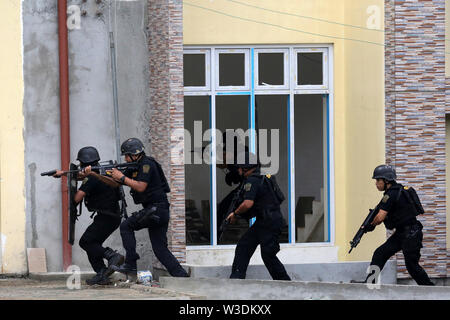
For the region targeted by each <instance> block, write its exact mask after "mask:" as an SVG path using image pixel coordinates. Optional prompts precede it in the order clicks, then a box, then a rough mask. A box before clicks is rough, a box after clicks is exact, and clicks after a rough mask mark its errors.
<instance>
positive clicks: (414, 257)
mask: <svg viewBox="0 0 450 320" xmlns="http://www.w3.org/2000/svg"><path fill="white" fill-rule="evenodd" d="M372 179H376V187H377V189H378V191H384V195H383V198H382V199H381V201H380V203H379V208H380V210H379V213H378V214H377V215H376V216H375V218H374V220H373V222H372V227H373V228H372V229H371V230H370V231H372V230H373V229H374V228H375V226H377V225H379V224H381V222H383V223H384V224H385V226H386V229H390V230H391V229H395V232H394V233H393V234H392V236H390V237H389V239H387V241H386V242H385V243H384V244H382V245H381V246H380V247H379V248H377V249H376V250H375V252H374V254H373V257H372V261H371V263H370V265H371V266H377V267H378V268H379V271H380V272H381V270H382V269H383V267H384V265H385V264H386V262H387V261H388V260H389V258H390V257H392V256H393V255H394V254H396V253H397V252H398V251H400V250H402V251H403V255H404V257H405V264H406V269H407V270H408V272H409V274H410V275H411V277H412V278H413V279H414V280H415V281H416V282H417V284H419V285H429V286H433V285H434V284H433V283H432V282H431V281H430V278H429V277H428V275H427V273H426V272H425V270H424V269H423V268H422V267H421V266H420V265H419V259H420V249H421V248H422V247H423V246H422V239H423V233H422V228H423V226H422V224H421V223H420V221H418V220H417V219H416V215H417V214H418V213H420V212H417V210H416V209H415V208H414V203H413V201H412V199H411V197H410V196H409V195H408V191H406V190H404V188H403V186H402V185H401V184H398V183H397V182H396V181H395V180H396V179H397V175H396V173H395V170H394V168H393V167H392V166H389V165H380V166H378V167H376V168H375V170H374V172H373V176H372ZM372 270H374V268H372ZM370 276H371V274H369V275H368V276H367V278H366V280H365V281H364V282H367V280H368V278H369V277H370Z"/></svg>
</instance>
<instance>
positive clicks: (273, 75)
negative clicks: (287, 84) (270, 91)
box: [258, 53, 284, 86]
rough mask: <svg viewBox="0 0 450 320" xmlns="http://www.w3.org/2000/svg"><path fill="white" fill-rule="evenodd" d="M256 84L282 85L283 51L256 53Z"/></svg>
mask: <svg viewBox="0 0 450 320" xmlns="http://www.w3.org/2000/svg"><path fill="white" fill-rule="evenodd" d="M258 85H260V86H263V85H272V86H281V85H284V53H259V54H258Z"/></svg>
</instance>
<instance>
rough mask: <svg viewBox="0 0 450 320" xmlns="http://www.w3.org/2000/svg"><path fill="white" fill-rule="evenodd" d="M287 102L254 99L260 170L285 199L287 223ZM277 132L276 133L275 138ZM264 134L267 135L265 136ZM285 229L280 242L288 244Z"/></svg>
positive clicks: (263, 97)
mask: <svg viewBox="0 0 450 320" xmlns="http://www.w3.org/2000/svg"><path fill="white" fill-rule="evenodd" d="M288 99H289V96H282V95H277V96H276V95H261V96H256V119H257V121H258V126H257V128H258V132H259V135H258V139H259V141H258V148H259V155H260V158H259V161H260V162H261V171H262V172H265V173H270V174H272V175H275V177H276V179H277V182H278V185H279V186H280V189H281V191H283V194H284V196H285V198H286V200H285V201H283V203H282V204H281V212H282V214H283V217H284V219H285V221H286V223H288V222H289V200H288V195H289V178H288V174H289V159H288V156H289V154H288V130H287V128H288V125H287V116H288ZM276 130H278V138H277V133H276ZM264 132H267V134H264ZM288 241H289V234H288V226H287V225H286V226H285V227H284V228H283V230H282V232H281V235H280V242H288Z"/></svg>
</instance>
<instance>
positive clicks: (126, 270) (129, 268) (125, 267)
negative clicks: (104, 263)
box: [113, 262, 137, 276]
mask: <svg viewBox="0 0 450 320" xmlns="http://www.w3.org/2000/svg"><path fill="white" fill-rule="evenodd" d="M113 269H114V271H118V272H120V273H123V274H126V275H130V276H136V275H137V266H136V263H134V264H132V263H127V262H125V263H124V264H122V265H121V266H120V267H116V266H113Z"/></svg>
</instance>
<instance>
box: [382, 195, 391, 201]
mask: <svg viewBox="0 0 450 320" xmlns="http://www.w3.org/2000/svg"><path fill="white" fill-rule="evenodd" d="M388 200H389V196H388V195H387V194H386V195H384V197H383V199H381V202H383V203H386V202H387V201H388Z"/></svg>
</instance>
